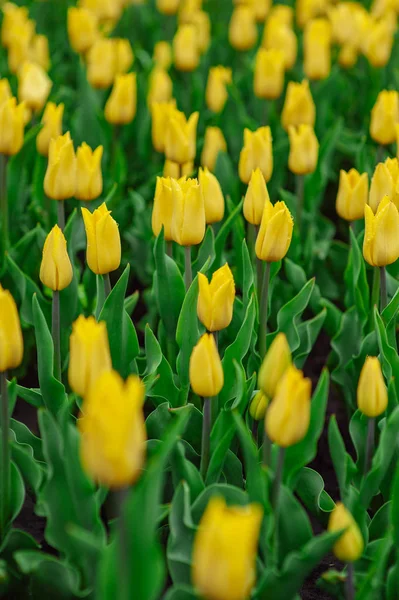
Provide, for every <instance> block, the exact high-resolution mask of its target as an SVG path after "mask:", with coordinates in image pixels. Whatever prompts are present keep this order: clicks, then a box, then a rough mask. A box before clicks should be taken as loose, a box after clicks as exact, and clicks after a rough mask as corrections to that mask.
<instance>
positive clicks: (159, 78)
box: [147, 67, 173, 107]
mask: <svg viewBox="0 0 399 600" xmlns="http://www.w3.org/2000/svg"><path fill="white" fill-rule="evenodd" d="M172 96H173V81H172V79H171V77H170V75H169V73H168V72H167V71H165V70H164V69H161V68H160V67H155V68H154V69H153V70H152V72H151V74H150V77H149V89H148V94H147V103H148V106H149V107H151V106H152V104H153V102H157V103H158V104H166V105H168V103H169V102H171V100H172Z"/></svg>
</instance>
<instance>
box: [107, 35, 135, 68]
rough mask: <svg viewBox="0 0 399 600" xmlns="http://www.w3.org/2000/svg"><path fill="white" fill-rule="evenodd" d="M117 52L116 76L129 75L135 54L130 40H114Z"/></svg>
mask: <svg viewBox="0 0 399 600" xmlns="http://www.w3.org/2000/svg"><path fill="white" fill-rule="evenodd" d="M112 39H113V42H114V52H115V74H116V75H123V73H127V72H128V70H129V69H130V67H131V66H132V64H133V62H134V54H133V50H132V47H131V45H130V42H129V40H126V39H124V38H112Z"/></svg>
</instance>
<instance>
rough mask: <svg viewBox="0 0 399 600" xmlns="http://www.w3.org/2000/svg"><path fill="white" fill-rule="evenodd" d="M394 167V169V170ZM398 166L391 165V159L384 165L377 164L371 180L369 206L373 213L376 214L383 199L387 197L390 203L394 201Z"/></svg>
mask: <svg viewBox="0 0 399 600" xmlns="http://www.w3.org/2000/svg"><path fill="white" fill-rule="evenodd" d="M395 167H396V168H395ZM398 170H399V169H398V164H397V162H396V165H394V164H392V162H391V159H388V160H387V161H385V162H384V163H378V164H377V166H376V168H375V170H374V174H373V177H372V178H371V186H370V196H369V205H370V206H371V208H372V210H373V213H376V212H377V208H378V206H379V204H380V202H381V200H382V199H383V198H385V196H388V198H389V199H390V200H392V201H394V200H395V199H396V193H397V184H398Z"/></svg>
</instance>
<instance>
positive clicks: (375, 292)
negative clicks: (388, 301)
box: [371, 267, 380, 306]
mask: <svg viewBox="0 0 399 600" xmlns="http://www.w3.org/2000/svg"><path fill="white" fill-rule="evenodd" d="M379 300H380V270H379V268H378V267H374V273H373V287H372V289H371V306H378V304H379Z"/></svg>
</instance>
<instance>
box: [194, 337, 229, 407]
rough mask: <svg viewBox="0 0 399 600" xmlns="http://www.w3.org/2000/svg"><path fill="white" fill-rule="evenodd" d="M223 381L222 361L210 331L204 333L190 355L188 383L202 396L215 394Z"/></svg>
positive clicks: (208, 396) (206, 396) (219, 389)
mask: <svg viewBox="0 0 399 600" xmlns="http://www.w3.org/2000/svg"><path fill="white" fill-rule="evenodd" d="M223 383H224V374H223V367H222V362H221V360H220V356H219V352H218V349H217V347H216V342H215V338H214V337H213V335H212V333H205V334H204V335H203V336H202V337H201V338H200V340H199V342H198V344H197V345H196V346H194V348H193V351H192V353H191V357H190V384H191V388H192V390H193V392H194V393H195V394H198V396H203V397H204V398H212V397H213V396H217V395H218V394H219V392H220V391H221V389H222V387H223Z"/></svg>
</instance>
